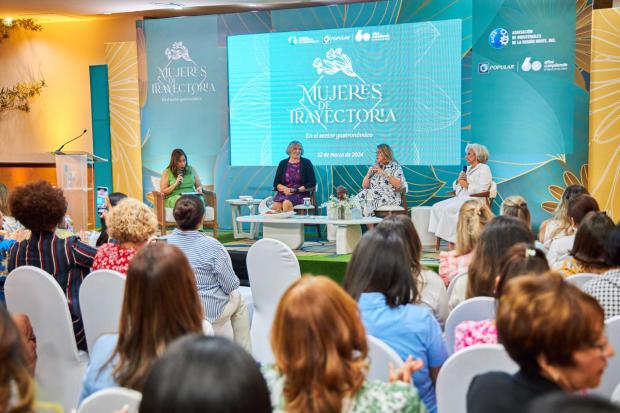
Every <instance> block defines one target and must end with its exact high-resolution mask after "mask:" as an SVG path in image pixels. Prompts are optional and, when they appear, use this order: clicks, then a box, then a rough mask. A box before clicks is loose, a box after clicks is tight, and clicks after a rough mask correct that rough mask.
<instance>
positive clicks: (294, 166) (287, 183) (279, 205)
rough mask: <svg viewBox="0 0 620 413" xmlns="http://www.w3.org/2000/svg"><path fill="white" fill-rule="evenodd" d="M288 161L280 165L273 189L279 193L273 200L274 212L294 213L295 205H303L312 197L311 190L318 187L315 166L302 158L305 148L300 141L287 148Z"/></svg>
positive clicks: (293, 142) (292, 142) (285, 160)
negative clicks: (306, 199)
mask: <svg viewBox="0 0 620 413" xmlns="http://www.w3.org/2000/svg"><path fill="white" fill-rule="evenodd" d="M286 154H287V155H288V156H289V157H288V158H287V159H282V160H281V161H280V163H279V164H278V169H277V170H276V176H275V177H274V179H273V188H274V189H275V190H276V191H277V192H278V193H277V194H276V196H275V197H274V198H273V205H272V206H271V208H272V209H273V210H274V211H284V212H289V211H292V210H293V208H294V207H295V205H299V204H303V203H304V198H307V197H309V196H310V193H309V192H308V190H309V189H313V188H315V187H316V177H315V176H314V166H312V162H310V160H309V159H306V158H302V156H301V155H303V154H304V148H303V146H301V142H299V141H291V142H290V143H289V144H288V146H287V147H286Z"/></svg>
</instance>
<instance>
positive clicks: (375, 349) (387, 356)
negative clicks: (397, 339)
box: [366, 336, 404, 382]
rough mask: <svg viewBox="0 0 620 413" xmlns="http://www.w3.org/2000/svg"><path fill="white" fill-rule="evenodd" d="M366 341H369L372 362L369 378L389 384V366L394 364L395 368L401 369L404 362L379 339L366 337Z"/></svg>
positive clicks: (369, 354)
mask: <svg viewBox="0 0 620 413" xmlns="http://www.w3.org/2000/svg"><path fill="white" fill-rule="evenodd" d="M366 339H367V341H368V358H369V360H370V366H369V370H368V378H369V379H372V380H381V381H385V382H389V381H390V368H389V364H390V363H392V364H393V365H394V368H400V367H402V365H403V364H404V363H403V360H402V359H401V358H400V356H399V355H398V353H396V351H394V349H393V348H392V347H390V346H388V345H387V344H386V343H384V342H383V341H381V340H379V339H378V338H376V337H373V336H366Z"/></svg>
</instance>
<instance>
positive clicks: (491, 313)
mask: <svg viewBox="0 0 620 413" xmlns="http://www.w3.org/2000/svg"><path fill="white" fill-rule="evenodd" d="M489 319H495V299H494V298H492V297H474V298H470V299H468V300H465V301H463V302H462V303H460V304H459V305H457V306H456V307H455V308H454V310H452V311H451V312H450V315H448V319H447V320H446V329H445V333H446V346H447V349H448V354H452V353H454V329H455V328H456V326H458V325H459V324H460V323H462V322H463V321H482V320H489Z"/></svg>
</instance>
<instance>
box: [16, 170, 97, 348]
mask: <svg viewBox="0 0 620 413" xmlns="http://www.w3.org/2000/svg"><path fill="white" fill-rule="evenodd" d="M9 205H10V209H11V211H12V212H13V215H14V216H15V218H16V219H17V220H18V221H19V222H21V223H22V224H24V226H25V227H26V228H27V229H29V230H30V231H31V232H32V234H31V236H30V238H29V239H27V240H23V241H21V242H18V243H16V244H15V245H13V247H12V248H11V252H10V254H9V264H8V270H9V272H11V271H13V270H14V269H15V268H17V267H21V266H22V265H32V266H35V267H39V268H41V269H43V270H45V271H47V272H48V273H50V274H51V275H52V277H54V279H56V281H57V282H58V284H59V285H60V288H61V289H62V291H64V292H65V294H66V296H67V301H68V304H69V312H70V313H71V319H72V321H73V331H74V333H75V339H76V342H77V345H78V348H79V349H81V350H85V349H86V339H85V337H84V327H83V325H82V318H81V313H80V304H79V302H78V297H79V290H80V285H82V280H84V277H86V276H87V275H88V273H89V272H90V267H91V266H92V265H93V259H94V258H95V254H96V253H97V250H96V249H94V248H93V247H91V246H90V245H88V244H85V243H83V242H82V241H80V239H79V238H78V237H76V236H70V237H67V238H64V239H62V238H60V237H58V236H57V235H56V234H55V233H54V229H55V228H56V224H58V223H59V222H61V221H62V219H63V218H64V216H65V213H66V212H67V200H66V199H65V197H64V195H63V194H62V190H60V189H58V188H53V187H52V186H51V185H50V184H49V183H47V182H45V181H39V182H36V183H32V184H28V185H24V186H20V187H17V188H16V189H15V190H14V191H13V192H12V193H11V195H10V196H9Z"/></svg>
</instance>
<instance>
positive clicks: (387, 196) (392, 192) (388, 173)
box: [355, 143, 407, 216]
mask: <svg viewBox="0 0 620 413" xmlns="http://www.w3.org/2000/svg"><path fill="white" fill-rule="evenodd" d="M376 161H377V162H376V163H375V164H374V165H373V166H372V167H370V169H368V172H367V173H366V175H365V176H364V179H363V180H362V190H361V191H360V192H359V193H358V194H357V195H355V198H356V199H357V200H358V201H359V203H360V205H361V207H362V213H363V214H364V216H370V215H374V214H375V210H376V209H377V208H379V207H382V206H386V205H400V203H401V196H400V193H399V192H398V191H403V190H404V191H405V192H406V191H407V180H406V179H405V174H404V173H403V168H402V167H401V166H400V164H399V163H398V162H397V161H396V159H394V152H392V148H390V146H389V145H387V144H385V143H381V144H379V145H377V153H376Z"/></svg>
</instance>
